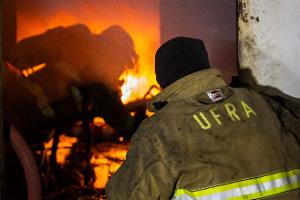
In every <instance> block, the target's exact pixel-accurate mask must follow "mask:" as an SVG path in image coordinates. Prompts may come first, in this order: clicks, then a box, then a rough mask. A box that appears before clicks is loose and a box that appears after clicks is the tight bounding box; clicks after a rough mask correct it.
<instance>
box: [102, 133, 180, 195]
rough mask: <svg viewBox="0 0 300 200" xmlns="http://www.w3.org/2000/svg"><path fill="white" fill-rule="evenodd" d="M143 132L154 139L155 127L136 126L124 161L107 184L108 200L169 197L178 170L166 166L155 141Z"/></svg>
mask: <svg viewBox="0 0 300 200" xmlns="http://www.w3.org/2000/svg"><path fill="white" fill-rule="evenodd" d="M144 131H147V132H149V131H151V132H152V133H148V134H151V135H153V137H151V138H155V133H153V132H155V130H154V129H149V128H147V130H145V128H139V129H138V130H137V132H136V133H135V134H134V137H133V139H132V142H131V146H130V149H129V152H128V154H127V158H126V161H125V162H124V163H123V165H122V166H121V167H120V168H119V170H118V171H117V173H116V174H114V175H113V176H112V177H111V178H110V180H109V182H108V185H107V187H106V194H107V198H108V199H109V200H121V199H122V200H126V199H130V200H135V199H137V200H141V199H149V200H151V199H170V198H171V196H172V193H173V190H174V184H175V182H176V177H177V176H178V172H177V171H176V170H175V169H171V168H170V167H168V166H167V164H166V163H165V162H164V159H162V154H161V152H160V148H157V145H156V144H157V143H155V142H153V141H151V139H149V137H145V136H143V135H146V134H147V133H141V132H144ZM154 140H156V141H157V139H154ZM158 146H160V145H158Z"/></svg>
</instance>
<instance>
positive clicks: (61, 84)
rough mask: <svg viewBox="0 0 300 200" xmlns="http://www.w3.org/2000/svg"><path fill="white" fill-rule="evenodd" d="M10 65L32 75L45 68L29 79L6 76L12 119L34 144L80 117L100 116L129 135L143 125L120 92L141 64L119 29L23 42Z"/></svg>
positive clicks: (50, 34)
mask: <svg viewBox="0 0 300 200" xmlns="http://www.w3.org/2000/svg"><path fill="white" fill-rule="evenodd" d="M10 62H11V63H13V64H14V65H15V66H16V67H17V68H18V69H20V70H24V69H31V71H29V72H32V71H33V70H34V67H36V66H43V67H44V68H42V69H40V70H39V71H38V72H36V73H33V74H31V75H30V76H28V75H29V74H28V73H27V72H28V70H27V71H25V72H26V73H27V74H24V73H23V75H25V76H28V77H20V74H17V73H14V72H13V71H14V70H12V67H10V69H8V70H7V73H6V76H7V77H8V78H7V80H8V81H7V88H8V90H7V91H6V96H7V100H6V105H7V107H8V110H9V113H8V115H9V116H8V119H9V121H10V122H11V123H13V124H14V125H15V126H16V127H17V128H18V129H19V130H20V131H21V132H22V133H23V134H24V135H25V137H26V138H27V139H28V140H31V141H32V142H35V141H39V140H41V139H42V140H43V138H44V135H43V134H42V132H43V131H46V130H47V129H48V128H49V127H53V126H59V127H68V126H71V125H72V124H73V123H74V122H75V121H76V120H78V119H81V118H82V117H89V118H90V119H92V117H93V116H101V117H103V118H104V119H105V121H106V122H107V123H108V124H109V125H111V126H112V127H114V128H115V129H116V130H117V131H119V132H120V133H122V134H125V135H130V133H131V132H133V130H134V129H135V127H136V126H137V124H138V123H139V122H138V121H137V120H135V119H134V118H133V117H131V116H130V115H129V112H128V111H126V109H125V107H124V106H123V104H122V102H121V100H120V92H119V91H118V88H119V86H120V81H119V77H120V75H121V74H122V72H123V71H124V70H125V69H128V68H132V67H133V66H134V65H135V63H136V62H137V55H136V53H135V50H134V44H133V41H132V39H131V37H130V36H129V34H128V33H127V32H126V31H125V30H124V29H123V28H121V27H120V26H112V27H109V28H108V29H106V30H104V31H103V32H101V33H100V34H92V33H91V31H90V30H89V29H88V28H87V27H86V26H85V25H82V24H78V25H73V26H70V27H57V28H54V29H51V30H48V31H47V32H45V33H43V34H40V35H36V36H33V37H30V38H26V39H23V40H22V41H20V42H19V43H18V45H17V53H16V57H15V58H14V60H12V61H10ZM25 83H26V84H25ZM24 91H26V92H24ZM29 108H31V109H30V111H29V110H28V109H29ZM83 111H86V112H85V113H84V114H83ZM82 115H85V116H82ZM86 115H88V116H86ZM32 134H34V137H32Z"/></svg>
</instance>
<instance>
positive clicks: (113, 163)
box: [90, 143, 128, 189]
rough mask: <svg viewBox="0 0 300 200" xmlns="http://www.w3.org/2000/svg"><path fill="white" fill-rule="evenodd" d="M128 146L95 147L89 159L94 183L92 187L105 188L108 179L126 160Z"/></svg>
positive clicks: (108, 145) (102, 145)
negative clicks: (92, 167) (93, 173)
mask: <svg viewBox="0 0 300 200" xmlns="http://www.w3.org/2000/svg"><path fill="white" fill-rule="evenodd" d="M127 151H128V146H127V145H124V144H110V143H109V144H101V145H98V146H97V149H95V152H94V154H93V156H92V158H91V161H90V162H91V164H92V165H94V166H95V167H94V172H95V176H96V181H95V182H94V187H95V188H97V189H101V188H102V189H103V188H105V185H106V183H107V181H108V179H109V177H110V176H111V175H112V174H114V173H115V172H116V171H117V170H118V169H119V167H120V166H121V164H122V163H123V161H124V160H125V159H126V154H127Z"/></svg>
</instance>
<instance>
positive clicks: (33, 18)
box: [17, 0, 160, 104]
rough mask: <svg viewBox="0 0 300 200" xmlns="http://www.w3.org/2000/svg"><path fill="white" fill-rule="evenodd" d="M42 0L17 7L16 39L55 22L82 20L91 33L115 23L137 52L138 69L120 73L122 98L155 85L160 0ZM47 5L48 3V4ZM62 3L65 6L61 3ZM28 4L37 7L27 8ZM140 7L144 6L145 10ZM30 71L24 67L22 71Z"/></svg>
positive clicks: (126, 99)
mask: <svg viewBox="0 0 300 200" xmlns="http://www.w3.org/2000/svg"><path fill="white" fill-rule="evenodd" d="M43 2H44V3H40V4H36V5H32V6H31V7H26V6H24V7H23V6H20V7H18V10H17V23H18V24H17V31H18V32H17V40H18V41H20V40H21V39H24V38H26V37H29V36H33V35H37V34H40V33H43V32H45V31H46V30H48V29H51V28H54V27H57V26H70V25H73V24H76V23H83V24H85V25H87V26H88V27H89V28H90V30H91V31H92V32H93V33H95V34H98V33H100V32H102V31H103V30H104V29H106V28H108V27H109V26H111V25H115V24H118V25H120V26H122V27H123V28H124V29H125V30H126V31H127V32H128V33H129V34H130V36H131V37H132V39H133V41H134V45H135V50H136V52H137V54H138V55H139V61H138V62H139V63H138V67H137V68H138V70H135V71H126V72H124V74H126V75H127V76H125V75H123V76H122V79H124V84H123V85H122V87H121V90H122V94H123V95H122V102H123V103H124V104H126V103H128V102H130V101H134V100H138V99H141V98H143V97H144V95H145V94H146V92H147V90H148V89H149V88H150V87H151V86H152V85H157V83H156V80H155V75H154V55H155V51H156V49H157V48H158V46H159V42H160V31H159V30H160V29H159V26H160V24H159V22H160V19H159V16H160V15H159V2H160V1H158V0H153V1H144V2H138V3H134V1H132V2H131V3H128V2H127V1H121V0H118V1H117V2H118V3H110V1H107V2H105V1H89V3H84V2H85V1H82V2H81V1H78V3H74V4H64V3H59V2H57V3H56V5H55V4H52V3H51V1H50V0H45V1H43ZM126 2H127V3H126ZM49 5H51V6H50V7H49ZM66 5H68V6H67V7H64V6H66ZM39 6H40V7H39ZM43 6H44V7H43ZM29 8H31V9H37V10H31V11H29V10H28V9H29ZM38 8H39V9H38ZM26 9H27V10H26ZM43 9H45V10H46V11H47V12H45V11H43ZM144 9H147V12H145V10H144ZM35 11H36V12H35ZM66 11H67V12H66ZM32 13H35V14H34V15H33V14H32ZM103 13H106V14H103ZM30 72H31V71H30ZM30 72H28V71H26V72H25V73H24V75H25V74H26V75H27V74H29V73H30ZM26 75H25V76H26Z"/></svg>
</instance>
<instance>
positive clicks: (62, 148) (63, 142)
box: [44, 135, 78, 165]
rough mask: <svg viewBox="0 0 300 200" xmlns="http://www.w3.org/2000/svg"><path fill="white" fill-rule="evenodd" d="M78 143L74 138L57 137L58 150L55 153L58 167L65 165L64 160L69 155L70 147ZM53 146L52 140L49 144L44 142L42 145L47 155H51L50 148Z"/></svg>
mask: <svg viewBox="0 0 300 200" xmlns="http://www.w3.org/2000/svg"><path fill="white" fill-rule="evenodd" d="M77 141H78V139H77V138H76V137H69V136H66V135H60V136H59V143H58V148H57V152H56V160H57V163H58V164H60V165H63V164H65V162H66V158H67V157H68V156H69V155H70V153H71V147H72V146H73V145H74V144H75V143H76V142H77ZM52 145H53V139H51V140H50V141H49V142H46V143H45V144H44V147H45V149H46V150H47V155H48V156H50V155H51V148H52Z"/></svg>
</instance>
